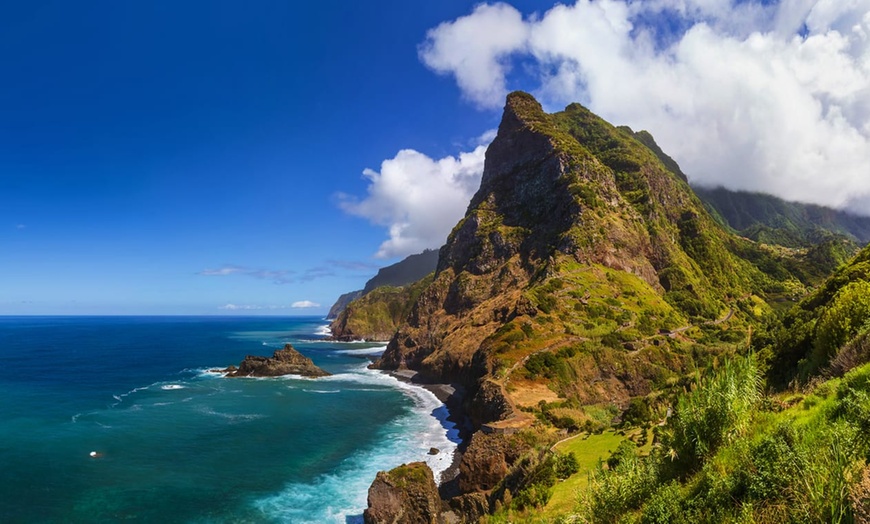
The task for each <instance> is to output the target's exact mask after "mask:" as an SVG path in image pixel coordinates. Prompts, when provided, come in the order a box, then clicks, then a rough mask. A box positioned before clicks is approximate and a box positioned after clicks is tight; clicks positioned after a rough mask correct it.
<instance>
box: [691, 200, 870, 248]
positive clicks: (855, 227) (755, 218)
mask: <svg viewBox="0 0 870 524" xmlns="http://www.w3.org/2000/svg"><path fill="white" fill-rule="evenodd" d="M695 192H696V193H697V194H698V196H699V197H701V200H703V201H704V204H705V205H707V206H708V209H710V211H712V212H713V213H714V216H717V217H720V218H721V220H722V221H723V222H724V223H725V224H726V225H728V226H729V227H731V228H733V229H734V230H735V231H737V232H738V233H739V234H740V235H741V236H744V237H747V238H751V239H752V240H755V241H758V242H763V243H766V244H780V245H784V246H789V247H807V246H809V245H813V244H817V243H819V242H821V241H823V240H826V239H828V238H830V237H831V236H842V237H846V238H848V239H849V240H852V241H854V242H858V243H859V244H862V245H863V244H866V243H867V242H870V217H862V216H858V215H853V214H850V213H847V212H845V211H838V210H836V209H831V208H827V207H824V206H818V205H813V204H801V203H797V202H787V201H785V200H782V199H780V198H777V197H775V196H772V195H765V194H763V193H749V192H746V191H729V190H727V189H725V188H722V187H718V188H714V189H709V188H700V187H698V188H695Z"/></svg>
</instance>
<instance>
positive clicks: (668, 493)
mask: <svg viewBox="0 0 870 524" xmlns="http://www.w3.org/2000/svg"><path fill="white" fill-rule="evenodd" d="M681 501H682V495H681V494H680V485H679V484H677V483H676V482H671V483H670V484H667V485H665V486H662V487H661V488H659V489H658V491H656V492H655V493H654V494H653V496H652V497H650V499H649V501H647V503H646V504H644V506H643V513H642V514H641V516H640V522H641V524H679V523H683V522H686V519H685V518H684V515H685V511H684V510H683V508H682V504H681Z"/></svg>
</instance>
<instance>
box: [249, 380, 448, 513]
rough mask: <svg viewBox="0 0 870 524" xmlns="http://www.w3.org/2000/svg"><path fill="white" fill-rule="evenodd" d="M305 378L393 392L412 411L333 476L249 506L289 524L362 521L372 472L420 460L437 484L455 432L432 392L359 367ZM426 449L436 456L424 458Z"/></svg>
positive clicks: (290, 487) (292, 486)
mask: <svg viewBox="0 0 870 524" xmlns="http://www.w3.org/2000/svg"><path fill="white" fill-rule="evenodd" d="M309 380H310V381H312V382H316V383H318V384H321V383H347V382H349V383H352V384H356V385H366V386H381V388H383V387H389V388H393V389H398V390H400V391H401V392H402V393H403V394H405V395H407V396H408V397H409V398H410V399H411V400H412V401H413V403H414V409H413V410H412V411H411V412H409V413H408V414H407V415H405V416H402V417H399V418H398V419H396V420H395V421H394V422H393V423H392V424H390V425H389V427H388V428H386V429H385V430H384V436H383V438H382V440H381V442H380V443H379V444H378V446H377V447H376V448H374V449H368V450H360V451H358V452H356V453H354V454H353V455H351V456H350V457H348V459H346V460H345V461H344V462H343V464H342V466H341V467H340V468H339V469H338V470H337V471H335V472H334V473H332V474H327V475H321V476H320V477H318V478H316V479H315V480H314V481H312V482H310V483H292V484H289V485H287V486H286V487H285V488H284V489H283V490H282V491H281V492H279V493H276V494H274V495H271V496H268V497H265V498H263V499H260V500H258V501H256V502H255V503H254V506H255V507H256V508H257V509H258V510H259V511H261V512H262V513H263V514H264V515H265V516H266V517H267V518H269V519H270V520H271V519H274V520H277V521H281V522H294V523H296V522H299V523H315V522H316V523H321V522H362V519H361V515H362V511H363V510H364V509H365V507H366V497H367V494H368V488H369V485H370V484H371V482H372V480H374V478H375V475H376V474H377V472H378V471H380V470H389V469H392V468H394V467H396V466H399V465H401V464H403V463H408V462H416V461H425V462H426V463H427V464H428V465H429V467H430V468H431V469H432V472H433V474H434V476H435V481H436V482H440V480H441V475H442V473H443V472H444V471H445V470H446V469H447V468H448V467H449V466H450V464H451V463H452V461H453V453H454V451H455V450H456V446H457V445H458V443H459V431H458V430H457V429H456V427H455V425H454V424H453V423H452V422H449V421H447V416H448V415H449V413H448V411H447V407H446V406H444V404H443V403H442V402H441V401H440V400H438V398H437V397H436V396H435V395H434V394H433V393H432V392H431V391H428V390H426V389H424V388H422V387H419V386H416V385H413V384H408V383H405V382H402V381H400V380H398V379H396V378H395V377H393V376H390V375H388V374H385V373H382V372H379V371H374V370H369V369H367V368H366V367H365V366H364V365H363V366H359V367H358V368H354V369H353V370H352V371H351V372H349V373H340V374H336V375H332V376H329V377H321V378H317V379H309ZM431 448H437V449H438V450H439V453H437V454H436V455H429V450H430V449H431Z"/></svg>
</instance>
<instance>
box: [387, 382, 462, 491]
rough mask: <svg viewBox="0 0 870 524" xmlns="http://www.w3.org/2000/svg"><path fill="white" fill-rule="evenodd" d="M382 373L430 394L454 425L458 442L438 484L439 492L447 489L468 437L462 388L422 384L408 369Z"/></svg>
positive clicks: (457, 471) (455, 472) (453, 477)
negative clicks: (444, 408)
mask: <svg viewBox="0 0 870 524" xmlns="http://www.w3.org/2000/svg"><path fill="white" fill-rule="evenodd" d="M384 372H385V373H387V374H389V375H390V376H392V377H394V378H396V379H398V380H400V381H402V382H405V383H407V384H412V385H414V386H419V387H421V388H423V389H425V390H427V391H429V392H431V393H432V394H433V395H435V396H436V397H437V398H438V400H440V401H441V402H442V403H443V404H444V406H445V407H446V408H447V412H448V413H449V416H448V417H447V420H448V421H449V422H452V423H453V424H455V426H456V429H457V431H458V432H459V442H458V443H457V445H456V448H455V449H454V450H453V457H451V461H450V465H449V466H447V468H446V469H445V470H444V471H443V472H442V473H441V479H440V480H439V482H438V490H439V491H442V490H447V489H449V488H448V485H450V484H451V483H454V484H455V481H456V479H457V477H458V475H459V462H460V461H461V460H462V454H463V452H464V450H465V447H466V446H467V445H468V437H469V436H470V434H469V431H468V424H467V417H466V415H465V411H464V409H463V407H462V401H463V400H464V398H465V391H464V389H463V388H462V386H458V385H452V384H441V383H427V382H423V381H422V380H420V379H419V375H420V374H419V372H417V371H413V370H410V369H400V370H393V371H384ZM445 494H446V493H445ZM443 495H444V494H442V498H449V497H445V496H443Z"/></svg>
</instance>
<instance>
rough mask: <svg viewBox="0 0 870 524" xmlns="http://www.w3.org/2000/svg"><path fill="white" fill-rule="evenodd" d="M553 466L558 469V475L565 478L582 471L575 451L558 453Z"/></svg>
mask: <svg viewBox="0 0 870 524" xmlns="http://www.w3.org/2000/svg"><path fill="white" fill-rule="evenodd" d="M553 468H554V469H555V471H556V477H558V478H559V479H562V480H564V479H566V478H568V477H570V476H571V475H573V474H574V473H577V472H578V471H580V464H579V463H578V462H577V456H576V455H574V453H573V452H569V453H557V454H556V458H555V464H554V466H553Z"/></svg>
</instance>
